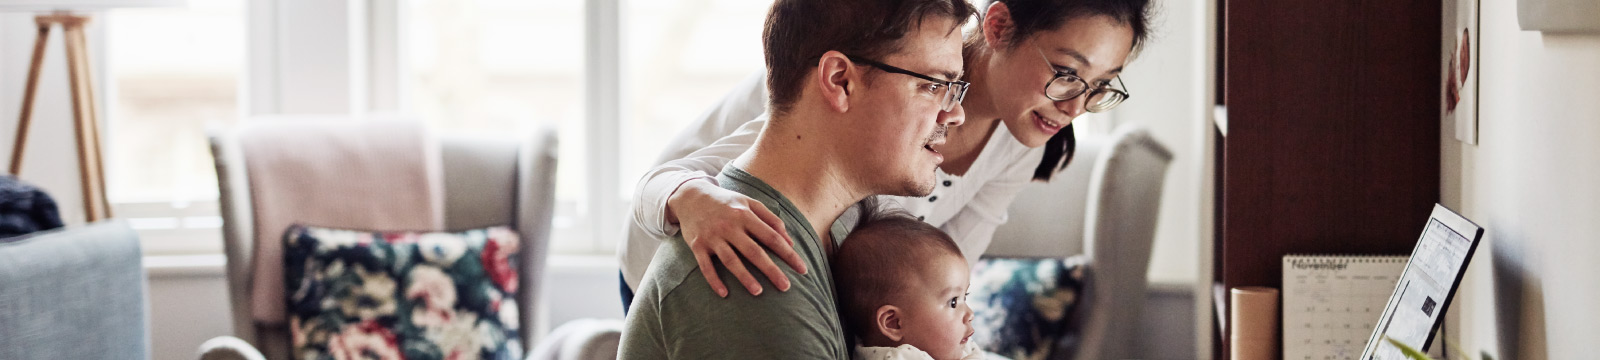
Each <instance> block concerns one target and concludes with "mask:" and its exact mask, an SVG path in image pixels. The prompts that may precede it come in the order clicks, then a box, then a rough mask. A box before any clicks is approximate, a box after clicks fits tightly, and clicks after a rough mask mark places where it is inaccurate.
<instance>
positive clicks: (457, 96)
mask: <svg viewBox="0 0 1600 360" xmlns="http://www.w3.org/2000/svg"><path fill="white" fill-rule="evenodd" d="M405 4H406V9H405V10H404V12H405V17H406V18H405V19H403V22H402V24H404V25H403V26H404V28H403V29H402V39H403V40H402V41H403V48H404V49H405V50H403V51H404V52H405V56H406V58H405V59H404V61H403V62H402V63H404V64H405V65H404V67H405V68H404V70H403V71H404V73H403V74H402V76H403V79H404V80H403V84H404V85H403V87H404V89H403V91H402V94H403V96H404V97H405V101H403V102H402V106H404V107H405V108H403V109H402V110H403V111H406V112H408V113H411V114H415V115H418V116H420V117H421V118H422V119H423V120H424V121H426V122H427V123H428V124H429V125H430V126H433V127H434V128H435V129H438V130H441V131H443V132H447V133H478V134H497V135H506V134H517V135H519V136H520V135H523V134H532V132H533V131H534V130H535V129H538V128H539V127H541V126H550V127H554V128H557V129H559V132H560V134H559V136H560V141H561V148H560V149H559V151H560V154H561V160H560V161H559V163H558V164H559V165H558V166H559V167H560V168H559V169H557V177H558V178H557V180H556V192H557V194H556V218H555V219H554V221H553V225H554V227H555V229H554V231H553V233H552V237H553V240H554V241H553V247H554V248H555V249H556V250H557V251H592V250H593V249H591V248H590V244H589V243H587V242H583V241H581V239H590V238H592V236H589V235H588V234H585V233H583V232H582V230H584V227H583V226H582V224H584V223H586V219H585V218H584V216H583V215H585V214H584V213H583V212H582V211H581V209H582V204H583V200H584V199H583V194H584V184H585V181H584V178H583V177H584V168H583V164H584V163H585V162H584V161H583V158H584V157H583V150H584V137H583V124H584V106H583V104H584V103H583V101H584V96H583V91H582V89H583V88H582V84H583V36H582V34H583V2H581V1H558V0H410V1H407V2H406V3H405Z"/></svg>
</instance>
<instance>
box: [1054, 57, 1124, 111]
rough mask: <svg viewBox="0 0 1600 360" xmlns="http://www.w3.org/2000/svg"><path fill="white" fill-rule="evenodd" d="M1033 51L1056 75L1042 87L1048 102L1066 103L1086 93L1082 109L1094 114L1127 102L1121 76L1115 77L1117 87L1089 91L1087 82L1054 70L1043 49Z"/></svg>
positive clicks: (1071, 74) (1108, 86)
mask: <svg viewBox="0 0 1600 360" xmlns="http://www.w3.org/2000/svg"><path fill="white" fill-rule="evenodd" d="M1034 50H1038V51H1039V57H1041V58H1044V63H1045V65H1046V66H1049V67H1050V71H1051V72H1054V73H1055V74H1056V75H1055V77H1052V78H1050V82H1048V83H1045V85H1044V96H1045V97H1048V98H1050V100H1055V101H1067V100H1072V99H1076V98H1078V97H1079V96H1083V94H1084V93H1088V94H1089V100H1088V102H1087V103H1085V104H1084V107H1083V108H1084V110H1089V112H1095V113H1097V112H1105V111H1107V110H1111V108H1114V107H1117V105H1119V104H1122V101H1124V100H1128V92H1127V91H1126V90H1123V89H1126V88H1128V86H1127V85H1126V84H1123V83H1122V76H1121V75H1118V76H1117V87H1111V86H1110V85H1109V84H1107V85H1103V86H1100V87H1097V88H1094V90H1092V91H1091V90H1090V88H1089V82H1087V81H1084V80H1083V78H1081V77H1078V75H1077V74H1073V73H1068V72H1063V71H1060V70H1056V66H1055V64H1052V63H1050V57H1047V56H1045V55H1044V50H1043V49H1039V48H1038V47H1034ZM1119 88H1120V89H1119Z"/></svg>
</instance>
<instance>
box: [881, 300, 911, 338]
mask: <svg viewBox="0 0 1600 360" xmlns="http://www.w3.org/2000/svg"><path fill="white" fill-rule="evenodd" d="M874 320H875V322H876V323H877V324H878V332H880V333H883V337H885V338H888V339H889V340H890V341H895V342H899V341H900V339H903V338H905V335H904V332H905V328H904V327H902V326H901V324H900V308H899V307H895V306H894V305H884V306H880V307H878V311H877V313H876V316H875V318H874Z"/></svg>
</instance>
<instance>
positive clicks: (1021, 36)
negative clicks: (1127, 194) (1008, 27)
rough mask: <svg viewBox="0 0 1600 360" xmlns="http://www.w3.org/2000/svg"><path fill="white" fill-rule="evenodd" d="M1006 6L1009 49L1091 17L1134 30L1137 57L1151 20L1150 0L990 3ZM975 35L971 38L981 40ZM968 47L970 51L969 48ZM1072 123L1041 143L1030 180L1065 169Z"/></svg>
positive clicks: (1074, 144) (1073, 143)
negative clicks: (1041, 153)
mask: <svg viewBox="0 0 1600 360" xmlns="http://www.w3.org/2000/svg"><path fill="white" fill-rule="evenodd" d="M991 2H999V3H1004V4H1006V7H1007V8H1009V9H1010V10H1011V11H1010V12H1011V22H1012V24H1015V25H1016V29H1015V30H1014V31H1012V32H1011V37H1010V39H1007V40H1009V41H1008V46H1016V45H1017V44H1020V43H1021V42H1022V41H1023V40H1026V39H1027V38H1028V37H1029V36H1033V34H1034V33H1037V32H1040V31H1048V30H1054V29H1056V28H1060V27H1061V25H1062V24H1065V23H1066V22H1067V21H1068V20H1072V19H1077V18H1084V17H1090V16H1108V17H1111V18H1112V19H1115V20H1116V21H1118V22H1120V23H1122V24H1124V25H1127V26H1128V28H1129V29H1130V30H1133V44H1132V45H1133V47H1132V49H1133V53H1135V54H1137V53H1138V52H1139V49H1140V48H1141V47H1143V46H1144V42H1145V40H1146V39H1148V38H1149V37H1150V17H1151V13H1152V12H1153V10H1152V9H1151V7H1150V0H993V1H991ZM982 38H983V37H982V36H974V37H973V39H975V40H977V39H982ZM969 48H971V47H970V46H969ZM1074 136H1075V135H1073V131H1072V124H1071V123H1068V124H1067V127H1065V128H1063V129H1061V132H1059V133H1056V134H1055V136H1051V137H1050V140H1049V141H1046V142H1045V144H1044V158H1043V159H1041V160H1040V161H1039V167H1037V168H1034V170H1033V179H1034V180H1040V181H1050V177H1051V176H1052V175H1055V173H1056V172H1059V171H1061V169H1065V168H1067V164H1068V163H1070V162H1071V161H1072V153H1073V152H1074V150H1075V149H1076V148H1077V145H1078V140H1077V139H1076V138H1075V137H1074Z"/></svg>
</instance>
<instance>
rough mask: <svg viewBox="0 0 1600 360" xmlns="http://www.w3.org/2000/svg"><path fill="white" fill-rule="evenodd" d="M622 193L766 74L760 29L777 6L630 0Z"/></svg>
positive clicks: (745, 1) (753, 0)
mask: <svg viewBox="0 0 1600 360" xmlns="http://www.w3.org/2000/svg"><path fill="white" fill-rule="evenodd" d="M624 4H626V5H625V6H627V9H625V11H624V12H623V13H622V15H623V21H622V23H623V24H625V25H624V27H625V28H624V29H623V31H624V38H623V44H624V47H625V48H624V49H623V51H622V54H623V57H624V58H623V67H624V77H623V83H622V86H623V89H624V95H625V97H624V99H623V101H624V103H626V106H624V113H623V114H622V116H623V118H622V136H623V141H622V144H623V149H622V151H623V153H622V160H623V168H622V174H623V177H624V178H623V181H622V186H623V187H624V189H622V190H621V191H622V192H623V194H631V193H632V191H633V186H634V185H636V183H637V180H638V179H639V177H640V176H642V175H643V174H644V172H645V171H647V170H649V169H650V167H652V166H653V165H655V164H653V163H652V162H654V161H655V160H656V158H657V156H658V155H659V154H660V153H661V150H662V149H663V148H665V147H666V144H667V142H669V141H671V140H672V138H673V137H674V136H676V134H678V133H679V132H680V131H682V130H683V128H684V127H686V126H688V125H689V124H690V122H691V121H693V120H695V119H696V118H697V117H699V116H700V115H701V113H704V112H705V110H706V109H708V108H710V107H711V106H712V105H714V104H716V102H717V101H719V100H721V99H722V98H723V96H724V95H726V94H727V92H728V90H730V89H732V88H733V86H734V85H735V84H737V83H738V82H739V81H740V80H744V79H745V78H746V77H749V76H750V75H751V74H754V73H755V72H757V71H760V70H761V69H762V68H764V67H765V65H764V63H763V62H762V53H761V28H762V23H763V22H765V20H766V15H767V8H769V7H771V5H772V2H771V1H765V0H652V1H626V2H624Z"/></svg>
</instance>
